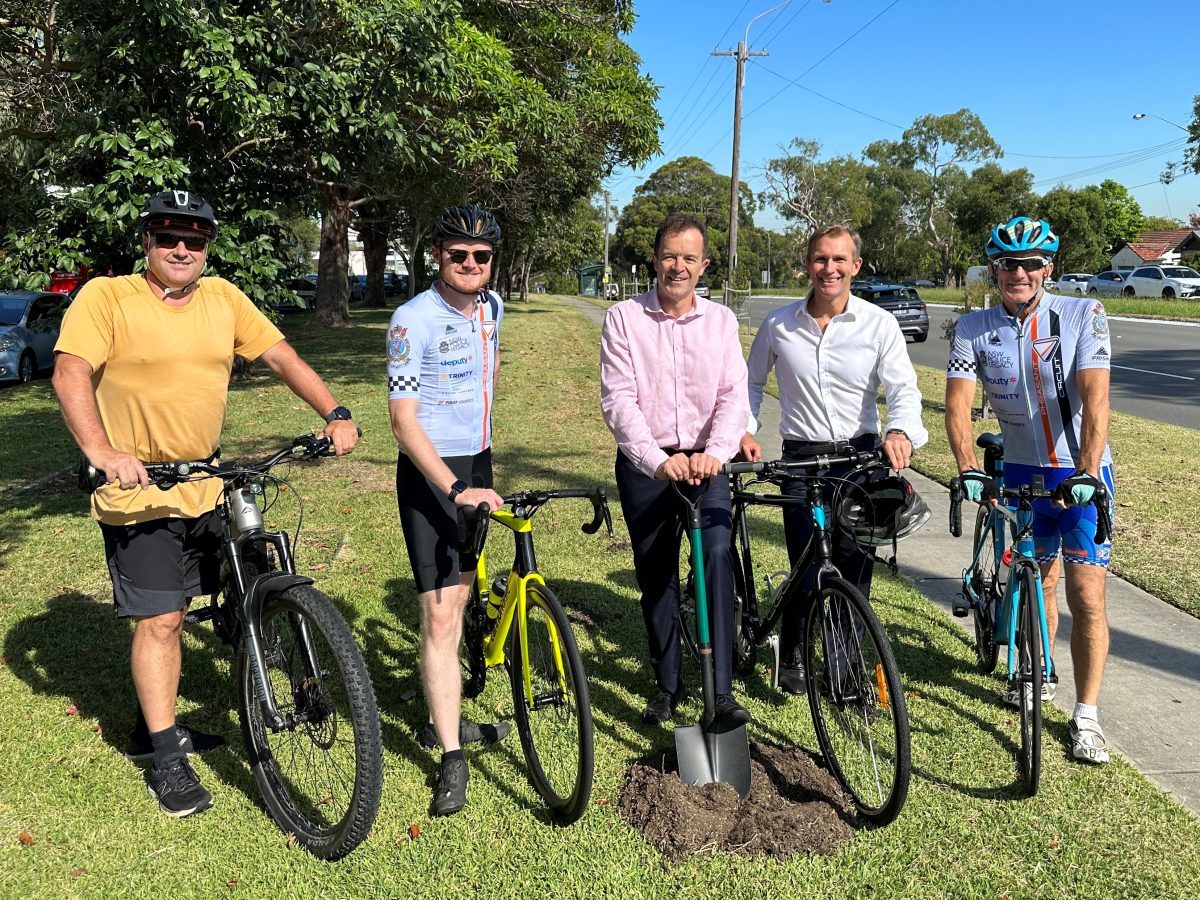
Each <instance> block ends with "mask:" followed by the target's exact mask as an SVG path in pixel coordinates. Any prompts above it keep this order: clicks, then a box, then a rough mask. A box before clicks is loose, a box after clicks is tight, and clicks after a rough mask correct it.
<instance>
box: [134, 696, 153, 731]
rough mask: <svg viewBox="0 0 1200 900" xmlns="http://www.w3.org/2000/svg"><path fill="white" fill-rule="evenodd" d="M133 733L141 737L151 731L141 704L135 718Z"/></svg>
mask: <svg viewBox="0 0 1200 900" xmlns="http://www.w3.org/2000/svg"><path fill="white" fill-rule="evenodd" d="M131 733H132V734H134V735H136V736H138V737H140V736H142V735H146V734H149V733H150V729H149V728H148V727H147V725H146V717H145V715H143V713H142V707H141V704H138V706H137V715H136V716H135V717H134V719H133V729H132V732H131Z"/></svg>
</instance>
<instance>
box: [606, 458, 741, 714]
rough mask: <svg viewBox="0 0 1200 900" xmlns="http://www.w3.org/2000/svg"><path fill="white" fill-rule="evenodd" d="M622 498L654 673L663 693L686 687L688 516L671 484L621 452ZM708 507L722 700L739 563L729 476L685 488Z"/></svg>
mask: <svg viewBox="0 0 1200 900" xmlns="http://www.w3.org/2000/svg"><path fill="white" fill-rule="evenodd" d="M616 476H617V493H618V494H619V495H620V498H621V512H622V513H623V515H624V516H625V524H626V526H627V527H628V529H629V539H630V542H631V543H632V544H633V569H634V574H635V576H636V577H637V584H638V590H639V591H641V595H642V596H641V603H642V617H643V619H644V620H645V623H646V637H647V639H648V643H649V648H650V666H651V668H652V669H653V670H654V679H655V681H656V682H657V683H658V687H659V690H663V691H667V692H668V693H675V692H676V691H677V690H678V689H679V687H680V667H681V665H682V664H683V655H682V652H681V648H680V644H679V620H678V617H677V615H676V613H677V612H678V610H679V596H680V588H679V544H680V539H681V537H682V535H683V532H684V529H685V528H686V526H687V510H686V508H685V507H684V504H683V502H682V501H681V500H680V499H679V497H678V496H677V495H676V493H675V491H674V489H673V488H672V487H671V482H670V481H665V480H659V479H655V478H651V477H650V476H648V475H646V474H644V473H643V472H642V471H641V470H639V469H638V467H637V466H635V465H634V464H633V462H632V461H631V460H630V459H629V458H628V457H626V456H625V454H623V453H621V452H620V451H618V452H617V463H616ZM680 487H681V488H682V490H683V491H684V493H685V494H686V495H687V496H688V498H689V499H690V500H692V501H693V502H694V501H695V499H696V496H697V495H702V499H701V504H700V525H701V544H702V546H703V548H704V576H705V577H704V581H705V584H706V585H707V587H708V593H707V596H708V607H709V621H710V623H711V624H710V635H709V636H710V638H711V640H712V646H713V669H714V675H715V679H714V680H715V686H716V690H717V693H718V694H729V693H732V691H733V682H732V668H731V667H732V659H733V597H734V582H733V558H732V555H731V554H730V549H729V546H730V544H729V539H730V534H731V529H732V524H733V515H732V512H731V508H730V497H729V480H728V479H727V478H726V477H725V476H724V475H719V476H717V477H716V478H713V479H712V480H711V481H709V482H708V483H707V484H701V485H697V486H692V485H680Z"/></svg>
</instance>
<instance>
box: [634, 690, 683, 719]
mask: <svg viewBox="0 0 1200 900" xmlns="http://www.w3.org/2000/svg"><path fill="white" fill-rule="evenodd" d="M686 699H687V690H686V689H685V688H683V687H682V686H681V687H680V688H679V689H678V690H677V691H675V693H674V694H671V693H669V692H667V691H659V692H658V693H657V694H656V695H655V697H654V699H653V700H651V701H650V702H649V703H647V704H646V708H645V709H643V710H642V721H643V722H645V723H646V724H647V725H661V724H662V723H663V722H666V721H668V720H669V719H670V718H671V717H672V716H673V715H675V710H676V709H677V708H678V707H679V704H681V703H683V701H685V700H686Z"/></svg>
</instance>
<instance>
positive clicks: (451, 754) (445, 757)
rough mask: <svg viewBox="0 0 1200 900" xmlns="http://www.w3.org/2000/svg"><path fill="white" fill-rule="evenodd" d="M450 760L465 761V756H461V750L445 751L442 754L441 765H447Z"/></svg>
mask: <svg viewBox="0 0 1200 900" xmlns="http://www.w3.org/2000/svg"><path fill="white" fill-rule="evenodd" d="M452 759H462V760H465V759H466V757H465V756H463V752H462V750H461V749H459V750H447V751H446V752H445V753H443V754H442V763H443V764H445V763H448V762H449V761H450V760H452Z"/></svg>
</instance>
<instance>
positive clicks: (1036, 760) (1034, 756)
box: [1010, 569, 1042, 797]
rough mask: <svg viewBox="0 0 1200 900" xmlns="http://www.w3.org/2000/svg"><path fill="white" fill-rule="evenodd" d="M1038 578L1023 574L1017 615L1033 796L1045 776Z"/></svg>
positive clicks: (1024, 759)
mask: <svg viewBox="0 0 1200 900" xmlns="http://www.w3.org/2000/svg"><path fill="white" fill-rule="evenodd" d="M1037 587H1038V577H1037V575H1036V574H1035V573H1034V572H1033V571H1032V570H1030V569H1024V570H1023V571H1022V572H1021V600H1020V603H1021V605H1020V609H1019V610H1018V612H1017V615H1018V619H1017V628H1018V632H1017V671H1016V673H1014V674H1013V675H1012V676H1010V677H1012V678H1014V679H1015V681H1016V685H1015V687H1016V688H1017V700H1018V701H1019V702H1020V716H1021V756H1020V758H1019V760H1018V763H1019V765H1020V770H1021V777H1022V778H1023V779H1024V780H1025V785H1026V787H1027V788H1028V789H1029V796H1031V797H1032V796H1033V795H1034V794H1036V793H1037V792H1038V784H1039V783H1040V781H1041V775H1042V625H1041V621H1040V618H1039V616H1038V613H1037Z"/></svg>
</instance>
